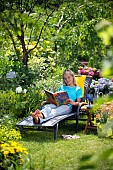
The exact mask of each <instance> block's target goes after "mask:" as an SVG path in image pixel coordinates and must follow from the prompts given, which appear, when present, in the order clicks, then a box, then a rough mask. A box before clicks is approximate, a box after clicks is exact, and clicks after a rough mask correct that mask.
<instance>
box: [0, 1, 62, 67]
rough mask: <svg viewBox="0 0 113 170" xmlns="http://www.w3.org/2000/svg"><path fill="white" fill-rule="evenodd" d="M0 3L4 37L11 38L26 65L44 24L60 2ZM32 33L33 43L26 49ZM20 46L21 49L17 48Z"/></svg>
mask: <svg viewBox="0 0 113 170" xmlns="http://www.w3.org/2000/svg"><path fill="white" fill-rule="evenodd" d="M58 2H59V3H58ZM0 3H1V4H0V5H1V8H0V11H1V12H0V18H1V20H0V25H1V30H2V32H3V33H4V35H5V37H6V36H7V38H8V37H9V38H10V39H11V42H12V44H13V48H14V50H15V53H16V55H17V56H18V59H20V55H21V59H23V63H24V65H26V66H27V64H28V59H29V54H30V52H31V51H32V50H34V49H35V48H36V47H37V45H38V43H39V41H40V38H41V35H42V32H43V30H44V27H45V25H46V24H47V22H48V20H49V18H50V17H51V16H52V14H53V13H54V11H55V10H56V9H57V8H58V7H59V4H60V3H61V2H60V1H56V3H55V1H46V0H45V1H42V0H40V1H38V0H29V1H26V0H5V1H1V2H0ZM34 35H35V44H34V45H33V46H32V47H31V48H30V49H28V44H30V42H31V41H32V40H33V38H34ZM20 46H21V50H18V47H19V48H20ZM20 51H21V52H20Z"/></svg>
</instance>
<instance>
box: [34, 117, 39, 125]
mask: <svg viewBox="0 0 113 170" xmlns="http://www.w3.org/2000/svg"><path fill="white" fill-rule="evenodd" d="M33 121H34V123H36V124H38V123H39V118H38V116H36V117H34V118H33Z"/></svg>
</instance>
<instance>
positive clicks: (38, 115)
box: [31, 109, 44, 122]
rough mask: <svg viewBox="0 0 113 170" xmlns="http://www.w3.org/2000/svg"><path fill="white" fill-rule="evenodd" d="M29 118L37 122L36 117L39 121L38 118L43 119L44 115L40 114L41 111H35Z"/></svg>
mask: <svg viewBox="0 0 113 170" xmlns="http://www.w3.org/2000/svg"><path fill="white" fill-rule="evenodd" d="M31 116H32V117H33V118H34V119H36V122H38V120H37V117H38V119H39V117H40V118H42V119H43V118H44V115H43V114H42V113H41V111H40V110H39V109H37V110H36V111H35V112H33V113H32V114H31Z"/></svg>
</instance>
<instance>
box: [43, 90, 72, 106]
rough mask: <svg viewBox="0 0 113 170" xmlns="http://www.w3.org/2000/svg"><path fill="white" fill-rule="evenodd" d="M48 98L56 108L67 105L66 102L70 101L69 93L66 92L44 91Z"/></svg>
mask: <svg viewBox="0 0 113 170" xmlns="http://www.w3.org/2000/svg"><path fill="white" fill-rule="evenodd" d="M44 91H45V94H46V95H47V97H48V98H49V99H50V101H51V103H53V104H55V105H56V106H60V105H63V104H65V102H66V100H67V99H69V96H68V93H67V92H66V91H58V92H55V93H53V92H51V91H48V90H44Z"/></svg>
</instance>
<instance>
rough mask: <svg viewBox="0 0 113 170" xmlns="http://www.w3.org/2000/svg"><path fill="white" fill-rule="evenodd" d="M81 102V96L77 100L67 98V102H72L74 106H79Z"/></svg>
mask: <svg viewBox="0 0 113 170" xmlns="http://www.w3.org/2000/svg"><path fill="white" fill-rule="evenodd" d="M80 102H81V99H79V98H78V99H77V101H76V102H74V101H73V100H71V99H67V100H66V104H72V105H73V106H78V105H79V103H80Z"/></svg>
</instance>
